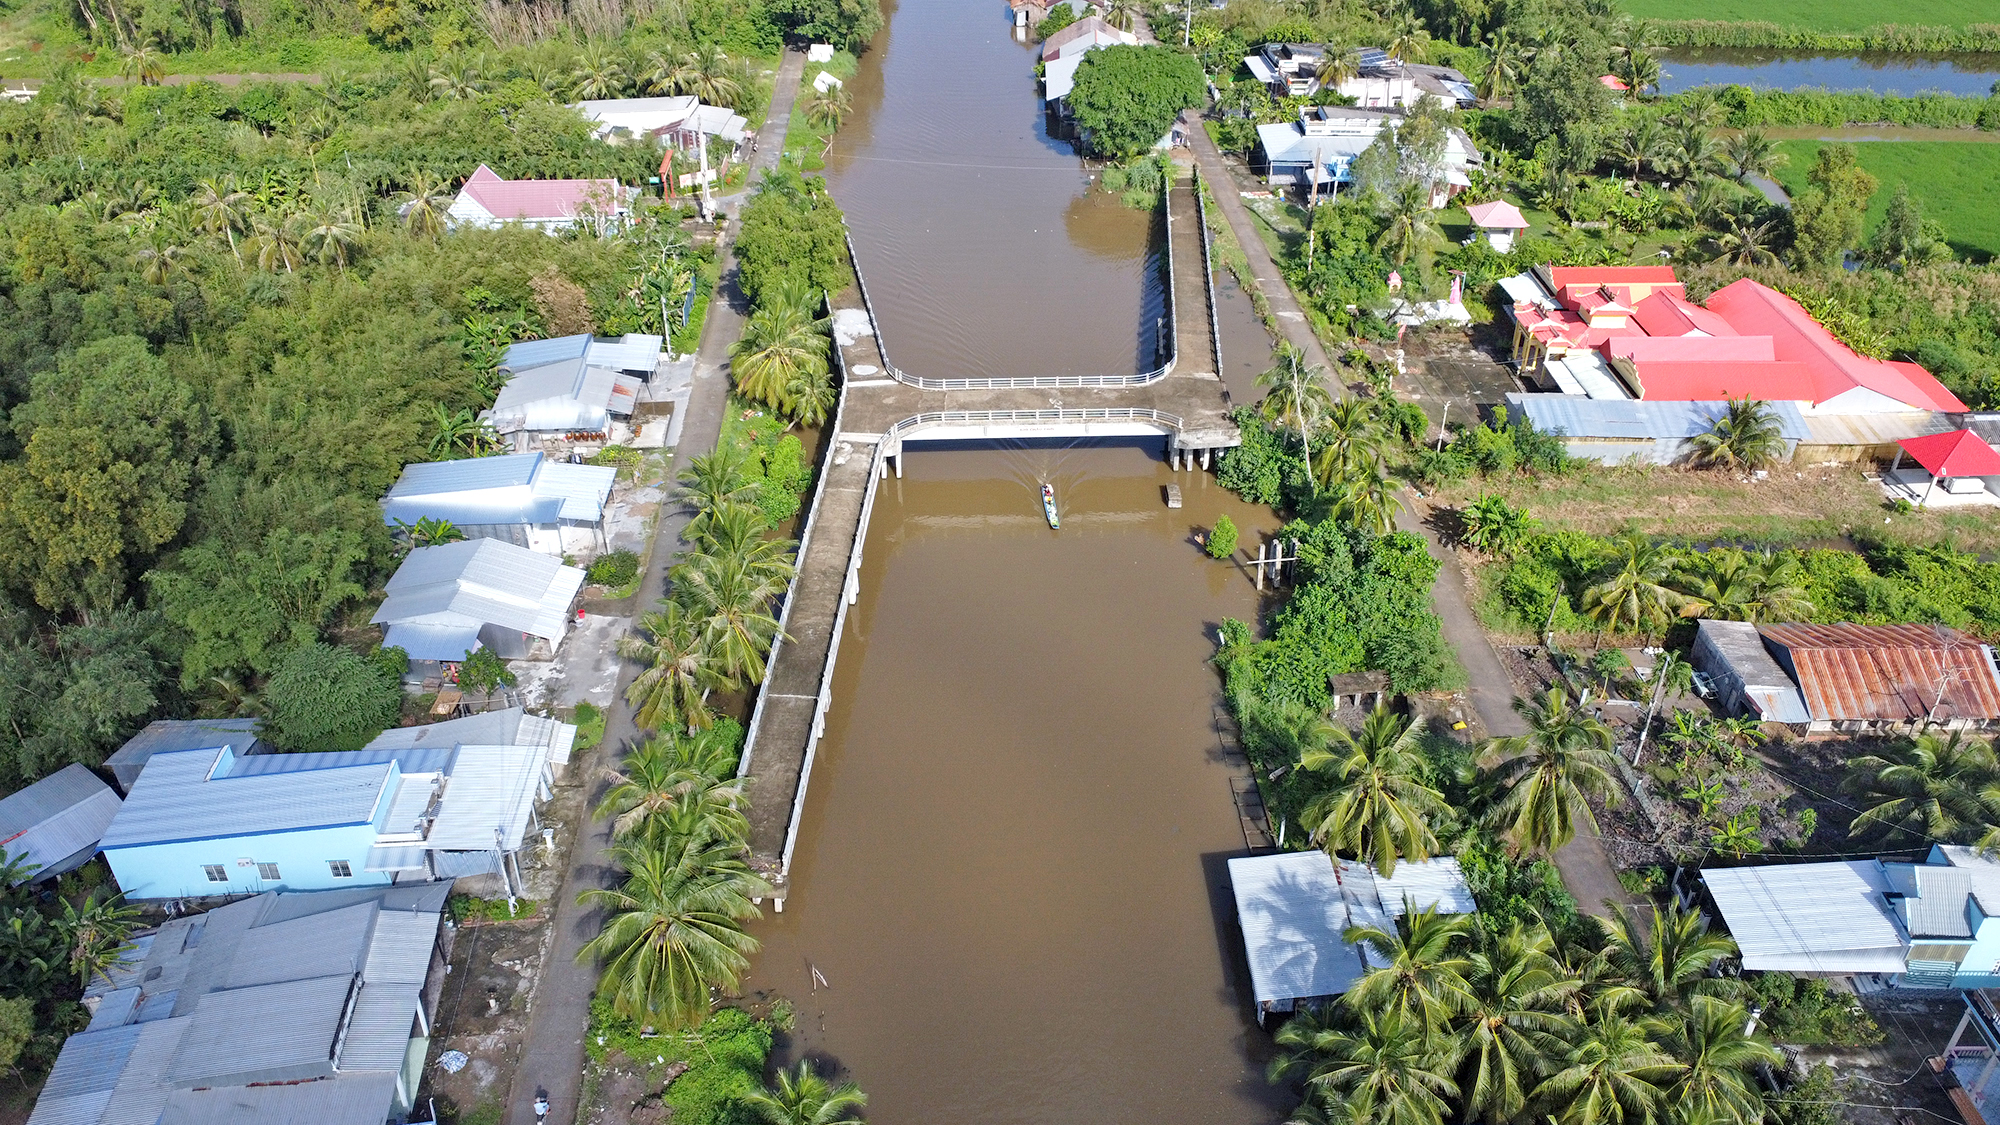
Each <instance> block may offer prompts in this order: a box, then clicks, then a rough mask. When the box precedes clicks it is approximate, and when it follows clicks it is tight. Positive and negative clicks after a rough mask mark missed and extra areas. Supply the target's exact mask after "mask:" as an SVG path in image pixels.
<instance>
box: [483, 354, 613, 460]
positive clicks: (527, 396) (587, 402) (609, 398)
mask: <svg viewBox="0 0 2000 1125" xmlns="http://www.w3.org/2000/svg"><path fill="white" fill-rule="evenodd" d="M640 386H641V380H639V379H637V378H634V377H632V376H629V375H620V374H619V373H618V372H616V371H613V370H612V369H611V368H608V367H596V366H593V365H592V364H591V363H590V362H589V361H587V360H584V359H564V360H558V361H556V362H554V363H546V364H543V365H541V366H539V367H530V368H528V369H526V370H523V371H516V372H514V373H513V377H512V378H510V379H508V380H507V383H506V385H505V386H503V387H501V388H500V393H499V394H498V395H497V396H495V397H494V400H493V406H492V407H491V408H490V409H488V410H486V411H484V412H483V413H482V414H481V415H480V417H482V418H484V419H485V420H486V421H488V422H491V423H492V424H493V429H494V432H496V433H498V434H499V435H500V436H502V437H504V438H509V439H510V440H512V441H513V442H514V447H515V448H516V449H517V450H519V451H522V452H526V451H527V450H529V449H530V448H531V447H532V444H533V443H534V442H535V441H536V440H538V439H541V438H560V437H563V436H564V435H567V434H579V433H581V434H601V433H604V432H605V431H606V430H608V429H609V428H610V426H611V419H612V417H613V416H614V415H615V416H617V417H621V418H623V417H629V416H630V415H631V413H632V412H633V410H635V409H637V408H638V404H639V390H640Z"/></svg>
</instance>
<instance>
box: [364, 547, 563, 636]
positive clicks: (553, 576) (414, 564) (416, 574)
mask: <svg viewBox="0 0 2000 1125" xmlns="http://www.w3.org/2000/svg"><path fill="white" fill-rule="evenodd" d="M582 588H583V571H582V570H579V569H578V568H576V567H573V566H564V565H563V564H562V561H561V560H560V559H556V558H553V557H551V556H549V555H544V554H540V553H538V552H535V551H530V550H528V549H527V548H526V547H516V546H514V545H513V544H512V543H502V542H500V541H499V540H497V539H472V540H466V541H464V542H459V543H446V544H443V545H442V546H437V547H419V548H417V549H416V550H414V551H411V552H410V553H409V556H408V557H406V558H405V559H404V560H403V564H402V565H401V566H400V567H398V568H396V573H395V574H394V575H393V576H392V577H391V578H390V579H389V584H388V587H387V589H388V597H387V598H385V599H383V602H382V606H381V608H380V609H378V610H376V611H375V615H374V616H373V617H371V618H370V619H369V620H370V621H372V622H374V623H375V624H378V625H379V624H402V623H405V622H408V623H413V624H421V625H457V626H474V627H477V626H480V625H488V624H491V625H498V626H500V627H502V628H505V629H513V630H518V631H519V632H523V633H528V634H532V635H534V636H537V637H545V638H547V639H549V640H551V641H555V640H560V639H562V636H563V633H564V632H565V630H566V629H567V628H568V616H569V606H570V603H571V602H572V601H574V600H575V598H576V595H577V592H578V591H579V590H581V589H582Z"/></svg>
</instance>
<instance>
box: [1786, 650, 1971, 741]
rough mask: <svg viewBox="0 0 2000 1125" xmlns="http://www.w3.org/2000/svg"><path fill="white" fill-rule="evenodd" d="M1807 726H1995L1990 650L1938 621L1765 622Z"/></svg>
mask: <svg viewBox="0 0 2000 1125" xmlns="http://www.w3.org/2000/svg"><path fill="white" fill-rule="evenodd" d="M1759 632H1760V633H1761V634H1762V635H1763V638H1764V641H1765V644H1766V646H1767V647H1769V649H1770V650H1771V655H1772V656H1773V657H1774V658H1776V660H1777V661H1778V664H1779V666H1780V667H1782V668H1784V670H1785V671H1786V672H1787V673H1789V674H1790V675H1791V677H1792V679H1793V680H1795V681H1796V682H1797V683H1798V685H1799V691H1800V692H1801V694H1803V695H1804V697H1805V703H1806V710H1807V711H1809V712H1811V714H1812V724H1811V727H1810V728H1809V729H1810V730H1811V731H1812V732H1815V733H1818V732H1824V731H1834V730H1840V731H1867V730H1903V729H1912V728H1914V727H1916V726H1919V725H1925V724H1931V725H1937V726H1942V727H1944V728H1946V729H1949V730H1965V729H1986V728H1990V727H1994V726H1996V725H2000V668H1996V666H1995V665H1994V660H1993V650H1992V649H1991V648H1990V647H1988V646H1986V645H1983V644H1980V643H1979V642H1978V641H1976V640H1973V639H1972V638H1971V637H1968V636H1966V635H1965V634H1963V633H1960V632H1959V631H1958V630H1956V629H1951V628H1947V627H1945V626H1943V625H1849V624H1844V623H1843V624H1839V625H1805V624H1785V625H1765V626H1763V627H1762V628H1761V629H1760V630H1759Z"/></svg>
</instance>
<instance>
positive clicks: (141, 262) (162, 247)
mask: <svg viewBox="0 0 2000 1125" xmlns="http://www.w3.org/2000/svg"><path fill="white" fill-rule="evenodd" d="M132 261H133V264H135V265H137V266H138V267H139V276H140V277H141V278H142V279H144V280H145V282H146V283H147V284H148V285H165V284H166V283H167V282H169V281H172V280H173V279H174V278H175V277H176V276H177V275H179V274H181V273H184V272H186V270H187V267H188V248H187V247H185V246H181V245H179V244H178V243H176V242H175V241H174V238H173V235H172V234H171V233H169V232H168V231H165V230H161V229H158V228H155V229H154V230H152V231H150V232H148V233H147V235H146V241H145V242H144V243H143V244H141V245H140V247H139V248H138V249H137V250H134V251H133V252H132Z"/></svg>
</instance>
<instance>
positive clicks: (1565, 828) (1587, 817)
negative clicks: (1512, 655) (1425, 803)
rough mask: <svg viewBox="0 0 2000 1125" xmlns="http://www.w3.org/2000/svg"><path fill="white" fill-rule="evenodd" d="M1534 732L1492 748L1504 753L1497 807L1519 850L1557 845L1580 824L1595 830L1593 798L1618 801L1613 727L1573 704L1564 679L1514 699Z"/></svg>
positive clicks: (1490, 744) (1498, 775)
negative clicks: (1545, 689)
mask: <svg viewBox="0 0 2000 1125" xmlns="http://www.w3.org/2000/svg"><path fill="white" fill-rule="evenodd" d="M1514 711H1515V713H1517V714H1519V715H1520V716H1521V717H1522V718H1523V719H1525V720H1527V723H1528V733H1526V734H1520V735H1514V736H1512V737H1507V738H1496V739H1493V740H1491V741H1489V742H1488V743H1487V749H1488V750H1489V751H1490V752H1493V753H1497V754H1500V755H1502V756H1504V757H1505V759H1506V760H1505V761H1503V762H1501V763H1500V765H1499V767H1498V768H1496V769H1495V770H1494V771H1493V777H1494V780H1495V781H1496V782H1497V783H1498V784H1499V785H1500V786H1501V787H1502V789H1503V790H1504V793H1505V795H1504V796H1503V797H1502V798H1501V799H1500V802H1499V804H1498V805H1497V806H1496V807H1495V809H1494V812H1495V814H1496V816H1497V817H1498V819H1499V820H1500V821H1501V822H1502V823H1503V824H1505V826H1506V828H1505V831H1506V836H1507V838H1508V841H1509V842H1510V843H1511V844H1512V845H1513V846H1514V847H1515V848H1516V849H1518V850H1521V851H1525V852H1531V853H1544V854H1546V853H1550V852H1554V851H1555V850H1557V849H1558V848H1561V847H1562V846H1563V845H1565V844H1567V843H1569V842H1570V841H1571V840H1573V839H1575V838H1576V830H1577V825H1579V824H1582V825H1585V826H1587V827H1588V828H1589V829H1590V830H1591V831H1593V832H1594V831H1596V830H1597V819H1596V817H1594V816H1593V815H1592V814H1591V811H1590V804H1589V801H1588V800H1587V798H1588V797H1591V796H1596V797H1599V798H1601V799H1604V800H1607V801H1610V800H1615V798H1616V795H1617V792H1618V791H1617V787H1616V786H1615V785H1614V784H1613V783H1612V780H1611V771H1612V770H1613V769H1615V768H1617V767H1616V764H1615V763H1614V762H1613V761H1612V760H1611V755H1612V753H1613V751H1612V747H1613V745H1614V744H1615V743H1614V740H1613V738H1612V735H1611V728H1610V727H1607V726H1605V725H1604V723H1603V722H1601V721H1600V720H1598V719H1597V718H1596V717H1595V716H1593V715H1591V714H1590V713H1589V712H1587V711H1584V710H1583V709H1582V707H1581V706H1579V705H1577V704H1575V703H1572V702H1571V700H1570V697H1569V691H1568V689H1566V688H1564V687H1562V686H1560V685H1558V686H1555V687H1552V688H1550V689H1549V690H1548V692H1547V694H1545V695H1543V696H1542V697H1541V698H1540V699H1535V698H1531V697H1527V696H1523V697H1518V698H1516V699H1515V700H1514Z"/></svg>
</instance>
